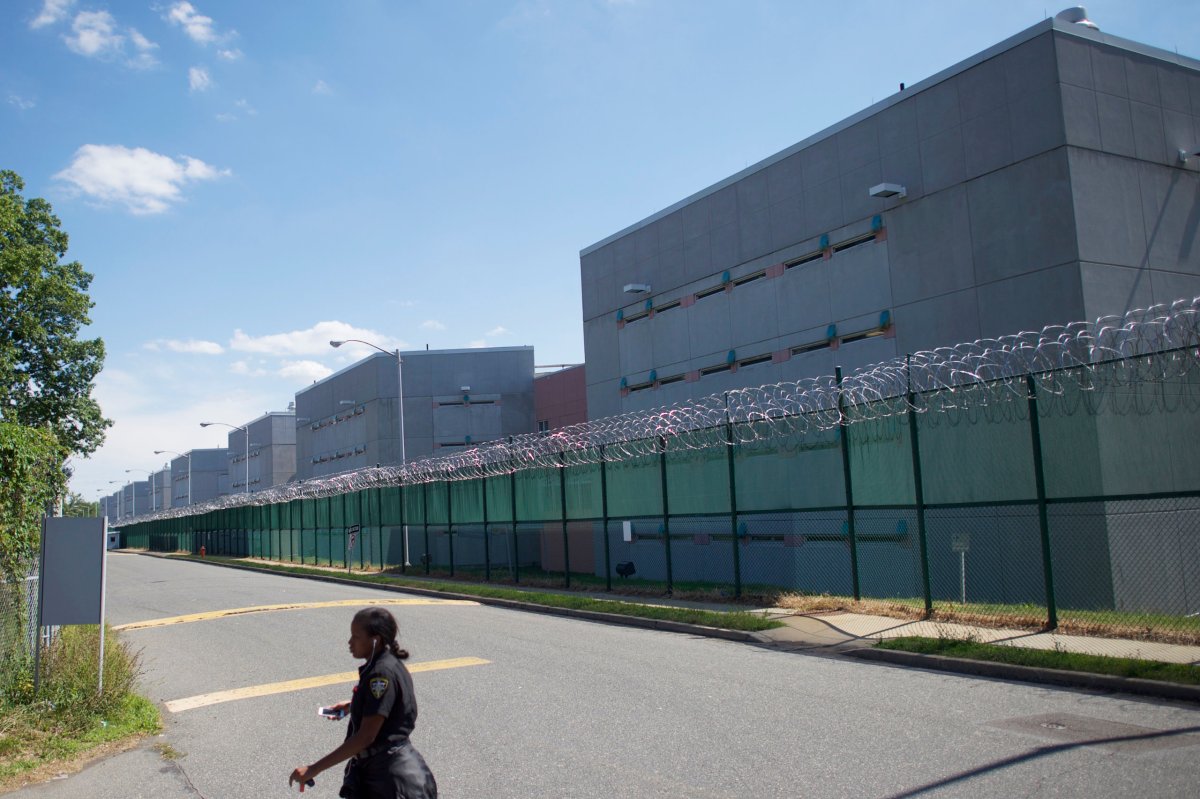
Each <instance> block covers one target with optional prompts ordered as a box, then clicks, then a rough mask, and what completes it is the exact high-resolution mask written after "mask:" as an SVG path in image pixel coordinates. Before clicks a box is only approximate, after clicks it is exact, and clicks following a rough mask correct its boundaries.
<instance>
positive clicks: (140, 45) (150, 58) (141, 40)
mask: <svg viewBox="0 0 1200 799" xmlns="http://www.w3.org/2000/svg"><path fill="white" fill-rule="evenodd" d="M129 40H130V41H131V42H133V47H134V49H135V50H137V55H136V56H135V57H133V58H131V59H129V60H128V62H127V63H128V64H129V66H131V67H137V68H139V69H149V68H150V67H153V66H155V65H157V64H158V59H157V58H155V57H154V51H155V50H157V49H158V45H157V44H155V43H154V42H152V41H150V40H149V39H147V38H146V37H145V36H143V35H142V34H140V33H138V31H137V29H136V28H130V29H129Z"/></svg>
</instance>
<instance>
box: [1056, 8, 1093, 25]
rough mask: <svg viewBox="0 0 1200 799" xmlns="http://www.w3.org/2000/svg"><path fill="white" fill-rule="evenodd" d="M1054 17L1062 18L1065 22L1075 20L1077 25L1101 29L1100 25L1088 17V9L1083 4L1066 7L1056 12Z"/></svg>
mask: <svg viewBox="0 0 1200 799" xmlns="http://www.w3.org/2000/svg"><path fill="white" fill-rule="evenodd" d="M1054 18H1055V19H1061V20H1062V21H1063V22H1074V23H1075V24H1076V25H1082V26H1084V27H1085V28H1091V29H1092V30H1094V31H1098V30H1100V26H1099V25H1097V24H1096V23H1095V22H1092V21H1091V20H1090V19H1088V15H1087V9H1086V8H1084V7H1083V6H1075V7H1073V8H1065V9H1063V10H1062V11H1059V12H1058V13H1057V14H1055V15H1054Z"/></svg>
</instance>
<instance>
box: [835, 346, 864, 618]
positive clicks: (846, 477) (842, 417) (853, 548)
mask: <svg viewBox="0 0 1200 799" xmlns="http://www.w3.org/2000/svg"><path fill="white" fill-rule="evenodd" d="M833 374H834V378H835V379H836V380H837V385H838V437H839V438H840V439H841V442H842V483H843V484H844V485H845V487H846V535H847V536H848V539H849V540H848V543H849V545H850V584H851V587H852V590H853V591H854V601H855V602H857V601H859V600H860V599H861V598H862V594H861V591H860V586H859V582H858V533H857V530H856V528H855V525H854V481H853V480H852V479H851V473H850V435H849V433H850V426H849V425H848V424H846V401H845V399H844V398H843V397H842V392H841V388H842V367H840V366H837V367H834V370H833Z"/></svg>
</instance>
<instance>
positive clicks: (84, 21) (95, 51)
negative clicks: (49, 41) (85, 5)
mask: <svg viewBox="0 0 1200 799" xmlns="http://www.w3.org/2000/svg"><path fill="white" fill-rule="evenodd" d="M71 30H73V31H74V32H75V35H74V36H65V37H63V38H64V40H65V41H66V43H67V47H69V48H70V49H71V50H72V51H74V52H76V53H79V55H82V56H87V57H88V58H104V57H108V56H114V55H117V54H119V53H121V51H122V50H123V49H124V47H125V37H124V36H122V35H121V34H120V33H118V32H117V23H116V20H114V19H113V16H112V14H110V13H108V12H107V11H81V12H79V14H78V15H76V17H75V21H74V22H73V23H72V24H71Z"/></svg>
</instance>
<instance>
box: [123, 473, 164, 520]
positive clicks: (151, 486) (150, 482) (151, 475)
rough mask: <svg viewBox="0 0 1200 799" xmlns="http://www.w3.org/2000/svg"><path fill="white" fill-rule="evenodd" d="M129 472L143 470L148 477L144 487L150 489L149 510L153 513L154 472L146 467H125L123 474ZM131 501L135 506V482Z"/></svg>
mask: <svg viewBox="0 0 1200 799" xmlns="http://www.w3.org/2000/svg"><path fill="white" fill-rule="evenodd" d="M130 472H145V473H146V477H148V478H149V479H148V480H147V481H146V487H147V488H149V489H150V512H151V513H153V512H154V511H155V510H157V508H155V507H154V472H152V471H150V470H148V469H126V470H125V474H129V473H130ZM133 503H134V505H135V506H136V505H137V484H136V483H135V484H134V486H133Z"/></svg>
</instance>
